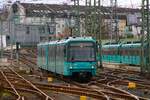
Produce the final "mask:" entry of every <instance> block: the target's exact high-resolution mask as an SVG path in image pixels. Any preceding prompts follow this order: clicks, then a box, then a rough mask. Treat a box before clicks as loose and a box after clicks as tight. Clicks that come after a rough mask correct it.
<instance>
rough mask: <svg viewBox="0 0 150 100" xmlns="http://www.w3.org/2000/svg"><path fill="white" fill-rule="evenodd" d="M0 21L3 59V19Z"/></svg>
mask: <svg viewBox="0 0 150 100" xmlns="http://www.w3.org/2000/svg"><path fill="white" fill-rule="evenodd" d="M0 23H1V25H0V26H1V59H2V58H3V35H2V34H3V33H2V32H3V22H2V20H1V21H0Z"/></svg>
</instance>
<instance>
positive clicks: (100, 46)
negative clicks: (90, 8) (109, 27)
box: [98, 0, 103, 67]
mask: <svg viewBox="0 0 150 100" xmlns="http://www.w3.org/2000/svg"><path fill="white" fill-rule="evenodd" d="M98 10H99V11H98V20H99V22H98V29H99V48H100V50H99V57H100V67H103V64H102V41H101V39H102V36H101V34H102V33H101V23H102V21H101V20H102V16H101V0H98Z"/></svg>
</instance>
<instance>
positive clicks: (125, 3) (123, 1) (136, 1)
mask: <svg viewBox="0 0 150 100" xmlns="http://www.w3.org/2000/svg"><path fill="white" fill-rule="evenodd" d="M7 1H12V2H14V1H16V0H0V5H2V4H3V3H6V2H7ZM19 1H21V2H30V3H32V2H35V3H50V4H63V3H68V4H72V2H70V1H71V0H19ZM80 1H81V3H80V4H84V3H83V2H84V1H85V0H80ZM92 1H94V0H92ZM97 1H98V0H97ZM101 1H102V4H103V5H110V2H109V1H110V0H101ZM117 1H118V5H119V6H122V7H131V8H132V7H133V8H136V7H139V6H140V5H141V1H142V0H117Z"/></svg>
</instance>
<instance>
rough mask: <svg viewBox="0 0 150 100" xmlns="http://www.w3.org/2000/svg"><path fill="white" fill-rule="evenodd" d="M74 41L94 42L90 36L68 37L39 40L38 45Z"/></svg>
mask: <svg viewBox="0 0 150 100" xmlns="http://www.w3.org/2000/svg"><path fill="white" fill-rule="evenodd" d="M75 41H92V42H96V41H95V40H94V39H93V38H92V37H69V38H66V39H62V40H55V41H50V42H41V43H39V44H38V45H48V44H66V43H68V42H75Z"/></svg>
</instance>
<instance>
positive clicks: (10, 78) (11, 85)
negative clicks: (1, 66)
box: [0, 67, 54, 100]
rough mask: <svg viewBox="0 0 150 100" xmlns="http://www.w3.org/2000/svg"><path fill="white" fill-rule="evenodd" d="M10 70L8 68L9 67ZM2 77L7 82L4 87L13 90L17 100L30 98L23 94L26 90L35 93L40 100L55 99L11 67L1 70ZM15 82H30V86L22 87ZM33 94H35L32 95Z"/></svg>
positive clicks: (28, 92)
mask: <svg viewBox="0 0 150 100" xmlns="http://www.w3.org/2000/svg"><path fill="white" fill-rule="evenodd" d="M7 70H8V69H7ZM0 72H1V75H2V78H4V81H5V83H7V84H5V85H4V87H5V88H7V89H8V90H11V91H13V92H14V93H15V94H16V95H17V98H16V99H17V100H24V99H28V96H27V95H23V94H24V93H25V92H26V93H27V94H30V95H31V94H34V95H36V96H37V97H38V98H40V100H43V99H44V100H54V99H53V98H52V97H50V96H48V95H47V94H46V93H44V92H43V91H42V90H41V89H39V88H37V87H36V86H35V85H34V84H32V83H31V82H30V81H28V80H26V79H25V78H23V77H22V76H21V75H19V74H18V73H17V72H15V71H14V70H13V69H11V68H10V67H9V71H7V72H6V71H2V70H0ZM15 83H21V84H28V85H29V86H30V87H29V88H27V87H20V86H17V85H15ZM32 96H33V95H32Z"/></svg>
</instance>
